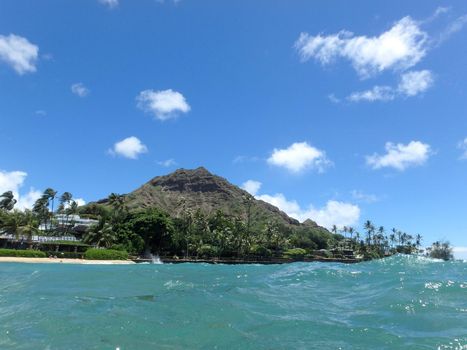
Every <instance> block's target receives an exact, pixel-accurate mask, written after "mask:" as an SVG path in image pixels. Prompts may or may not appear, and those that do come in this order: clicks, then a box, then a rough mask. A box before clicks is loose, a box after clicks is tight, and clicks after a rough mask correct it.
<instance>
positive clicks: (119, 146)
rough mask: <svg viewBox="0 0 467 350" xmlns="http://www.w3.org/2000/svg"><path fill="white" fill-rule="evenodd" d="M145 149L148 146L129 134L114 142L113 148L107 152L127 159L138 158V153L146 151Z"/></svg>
mask: <svg viewBox="0 0 467 350" xmlns="http://www.w3.org/2000/svg"><path fill="white" fill-rule="evenodd" d="M147 151H148V148H147V147H146V146H145V145H144V144H143V143H142V142H141V141H140V140H139V139H138V138H137V137H135V136H130V137H127V138H126V139H124V140H122V141H119V142H117V143H115V144H114V146H113V148H112V149H110V150H109V153H110V154H112V155H119V156H122V157H125V158H129V159H138V156H139V155H140V154H143V153H146V152H147Z"/></svg>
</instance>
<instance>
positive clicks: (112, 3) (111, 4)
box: [99, 0, 118, 9]
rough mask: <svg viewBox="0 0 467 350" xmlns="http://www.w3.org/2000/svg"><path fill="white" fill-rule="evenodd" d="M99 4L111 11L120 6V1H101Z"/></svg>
mask: <svg viewBox="0 0 467 350" xmlns="http://www.w3.org/2000/svg"><path fill="white" fill-rule="evenodd" d="M99 3H101V4H102V5H105V6H107V7H108V8H111V9H112V8H115V7H117V6H118V0H99Z"/></svg>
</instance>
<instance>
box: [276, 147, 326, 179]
mask: <svg viewBox="0 0 467 350" xmlns="http://www.w3.org/2000/svg"><path fill="white" fill-rule="evenodd" d="M267 161H268V163H269V164H272V165H275V166H279V167H283V168H286V169H287V170H289V171H291V172H292V173H299V172H301V171H302V170H305V169H307V168H311V169H316V170H318V171H319V172H323V171H324V170H325V169H326V168H327V167H328V166H330V165H332V162H331V161H330V160H329V159H327V157H326V152H324V151H322V150H320V149H317V148H315V147H312V146H310V145H309V144H308V143H307V142H295V143H293V144H292V145H290V146H289V147H288V148H285V149H277V148H275V149H274V151H273V152H272V154H271V156H270V157H269V158H268V160H267Z"/></svg>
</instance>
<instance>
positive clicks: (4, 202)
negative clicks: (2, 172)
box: [0, 191, 17, 211]
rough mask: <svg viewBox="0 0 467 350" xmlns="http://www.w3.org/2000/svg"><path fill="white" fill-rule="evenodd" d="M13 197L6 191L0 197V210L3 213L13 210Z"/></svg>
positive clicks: (14, 202)
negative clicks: (3, 211)
mask: <svg viewBox="0 0 467 350" xmlns="http://www.w3.org/2000/svg"><path fill="white" fill-rule="evenodd" d="M14 197H15V196H14V195H13V192H12V191H6V192H4V193H3V194H2V195H0V209H1V210H5V211H10V210H13V208H14V206H15V204H16V202H17V201H16V199H15V198H14Z"/></svg>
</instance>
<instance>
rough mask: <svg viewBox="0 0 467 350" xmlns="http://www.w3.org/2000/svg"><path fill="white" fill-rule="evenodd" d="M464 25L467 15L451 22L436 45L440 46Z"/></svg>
mask: <svg viewBox="0 0 467 350" xmlns="http://www.w3.org/2000/svg"><path fill="white" fill-rule="evenodd" d="M466 24H467V15H463V16H460V17H458V18H457V19H456V20H455V21H453V22H451V23H450V24H449V25H448V26H447V28H446V29H445V30H444V31H443V32H441V34H440V35H439V37H438V39H437V44H438V45H439V44H441V43H442V42H443V41H445V40H447V39H449V37H450V36H451V35H453V34H455V33H457V32H459V31H461V30H462V29H463V28H464V26H465V25H466Z"/></svg>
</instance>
